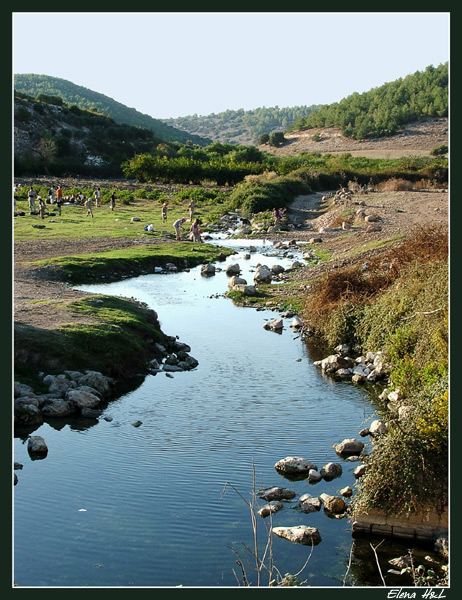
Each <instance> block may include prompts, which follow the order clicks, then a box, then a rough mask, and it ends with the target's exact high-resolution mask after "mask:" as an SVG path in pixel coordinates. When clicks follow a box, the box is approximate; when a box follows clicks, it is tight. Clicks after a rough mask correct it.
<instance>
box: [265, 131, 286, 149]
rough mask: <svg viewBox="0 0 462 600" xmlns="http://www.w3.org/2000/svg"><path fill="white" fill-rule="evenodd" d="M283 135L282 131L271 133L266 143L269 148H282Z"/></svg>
mask: <svg viewBox="0 0 462 600" xmlns="http://www.w3.org/2000/svg"><path fill="white" fill-rule="evenodd" d="M285 139H286V138H285V137H284V133H283V132H282V131H273V133H271V134H270V136H269V140H268V143H269V145H270V146H276V147H277V146H282V145H283V144H284V142H285Z"/></svg>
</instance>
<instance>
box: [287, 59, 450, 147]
mask: <svg viewBox="0 0 462 600" xmlns="http://www.w3.org/2000/svg"><path fill="white" fill-rule="evenodd" d="M448 82H449V67H448V63H445V64H444V65H439V66H438V67H433V66H428V67H427V68H426V69H425V71H416V72H415V73H414V74H413V75H408V76H407V77H405V78H404V79H402V78H399V79H397V80H396V81H393V82H391V83H385V84H384V85H382V86H380V87H377V88H374V89H372V90H370V91H368V92H364V93H363V94H359V93H358V92H355V93H354V94H351V95H350V96H347V97H346V98H344V99H343V100H341V101H340V102H334V103H333V104H329V105H325V106H323V107H321V109H320V110H318V111H315V112H314V111H313V112H312V113H311V114H309V115H307V116H306V117H303V118H301V119H297V120H296V121H295V122H294V124H293V125H292V126H291V127H290V128H289V130H292V131H295V130H300V129H302V130H303V129H311V128H313V127H338V128H339V129H341V130H342V132H343V134H344V135H345V136H348V137H353V138H355V139H357V140H361V139H364V138H367V137H381V136H387V135H393V134H395V133H396V132H397V131H398V129H399V127H400V126H401V125H402V124H403V123H407V122H409V121H414V120H416V119H419V118H420V117H422V116H426V117H435V116H438V117H446V116H447V115H448V101H449V99H448Z"/></svg>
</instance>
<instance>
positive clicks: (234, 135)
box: [163, 106, 320, 146]
mask: <svg viewBox="0 0 462 600" xmlns="http://www.w3.org/2000/svg"><path fill="white" fill-rule="evenodd" d="M319 108H320V107H319V106H294V107H292V108H279V107H278V106H274V107H270V108H266V107H262V108H256V109H254V110H244V109H242V108H241V109H239V110H226V111H224V112H221V113H218V114H215V113H212V114H211V115H207V116H198V115H197V114H195V115H189V116H187V117H178V118H176V119H163V121H164V123H167V124H169V125H172V126H173V127H178V128H180V129H182V130H184V131H188V132H189V133H191V134H194V135H200V136H205V137H207V138H211V139H212V140H213V141H216V142H222V143H227V144H240V145H243V146H247V145H257V143H258V138H259V137H260V135H262V134H263V133H272V132H273V131H285V130H286V129H288V128H289V127H290V126H291V125H292V124H293V123H295V121H297V120H300V119H303V118H304V117H306V116H308V115H309V114H310V113H311V112H312V111H314V110H319Z"/></svg>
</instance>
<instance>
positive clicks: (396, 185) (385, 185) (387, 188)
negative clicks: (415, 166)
mask: <svg viewBox="0 0 462 600" xmlns="http://www.w3.org/2000/svg"><path fill="white" fill-rule="evenodd" d="M414 187H416V186H415V184H414V183H413V182H412V181H408V180H407V179H402V178H396V177H392V178H390V179H387V180H386V181H382V182H381V183H378V184H377V185H376V186H375V188H376V190H378V191H379V192H402V191H410V190H412V189H414Z"/></svg>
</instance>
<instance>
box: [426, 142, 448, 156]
mask: <svg viewBox="0 0 462 600" xmlns="http://www.w3.org/2000/svg"><path fill="white" fill-rule="evenodd" d="M448 152H449V148H448V147H447V146H446V145H445V144H443V145H441V146H436V147H435V148H433V150H432V151H431V152H430V154H431V155H432V156H441V155H443V154H447V153H448Z"/></svg>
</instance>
